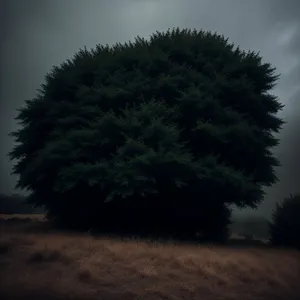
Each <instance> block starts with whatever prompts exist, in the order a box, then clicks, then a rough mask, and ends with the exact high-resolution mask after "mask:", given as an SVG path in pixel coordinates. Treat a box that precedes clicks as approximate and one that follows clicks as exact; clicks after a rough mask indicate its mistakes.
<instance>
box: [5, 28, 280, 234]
mask: <svg viewBox="0 0 300 300" xmlns="http://www.w3.org/2000/svg"><path fill="white" fill-rule="evenodd" d="M274 72H275V69H274V68H272V67H271V65H270V64H268V63H263V62H262V59H261V57H260V56H259V55H258V54H256V53H254V52H247V53H246V52H243V51H241V50H240V49H239V48H236V47H235V46H234V45H233V44H230V43H229V42H228V41H227V40H226V39H225V38H224V37H223V36H220V35H217V34H212V33H209V32H203V31H190V30H179V29H174V30H172V31H167V32H164V33H159V32H157V33H155V34H154V35H152V36H151V37H150V40H145V39H142V38H136V40H135V42H134V43H131V42H129V43H126V44H124V45H121V44H116V45H114V46H113V47H109V46H100V45H98V46H97V47H96V48H95V49H93V50H91V51H88V50H87V49H84V50H80V51H79V52H78V53H77V54H75V56H74V58H73V59H71V60H67V61H66V62H64V63H63V64H62V65H60V66H59V67H54V68H53V70H52V71H51V72H50V73H49V74H48V75H47V76H46V79H45V83H44V84H43V85H42V87H41V89H40V90H39V93H38V95H37V97H36V98H35V99H32V100H28V101H26V106H25V107H23V108H21V109H20V111H19V115H18V120H19V121H20V123H21V125H22V128H21V129H20V130H18V131H17V132H14V133H13V134H12V135H13V136H14V137H15V138H16V141H17V142H19V144H18V145H17V146H16V147H15V148H14V149H13V151H12V152H11V153H10V156H11V158H12V159H18V163H17V164H16V166H15V169H14V172H15V173H16V174H19V175H20V180H19V183H18V187H21V188H25V189H28V190H30V191H31V192H32V193H31V197H30V199H31V201H32V202H33V203H34V204H36V205H43V206H45V208H46V210H47V211H48V214H49V216H50V217H53V218H55V219H57V220H61V221H63V222H65V223H66V222H67V223H69V224H73V225H78V226H79V224H80V225H82V224H89V226H90V225H91V224H94V225H95V224H97V225H98V226H100V227H105V226H113V227H117V228H119V227H122V228H123V229H124V228H127V227H128V228H131V229H137V228H138V229H137V230H138V231H140V230H145V231H147V230H148V229H149V228H151V230H152V231H155V230H156V229H157V231H159V232H162V231H166V232H169V231H174V230H175V231H176V232H177V233H179V232H180V234H181V233H182V235H186V234H187V232H190V233H194V232H195V231H199V230H200V231H201V232H202V233H203V234H204V235H206V236H214V237H218V238H219V237H220V236H222V235H223V236H224V235H225V232H226V228H227V225H228V223H229V217H230V209H229V206H230V205H231V204H236V205H237V206H239V207H256V206H257V205H258V204H259V203H260V202H261V201H262V199H263V187H264V186H269V185H271V184H273V183H274V182H275V181H276V176H275V174H274V167H275V166H277V165H278V162H277V160H276V159H275V158H274V157H273V155H272V153H271V149H272V147H274V146H275V145H277V143H278V141H277V140H276V139H275V138H274V136H273V133H274V132H277V131H278V130H279V129H280V127H281V125H282V121H281V120H280V119H279V118H278V117H277V116H276V113H277V112H278V111H279V110H280V109H281V108H282V105H281V104H280V103H279V102H278V100H277V98H276V97H275V96H273V95H271V94H270V93H269V90H270V89H272V87H273V86H274V84H275V82H276V80H277V76H276V75H275V74H274ZM125 224H126V225H125Z"/></svg>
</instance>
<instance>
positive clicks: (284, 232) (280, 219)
mask: <svg viewBox="0 0 300 300" xmlns="http://www.w3.org/2000/svg"><path fill="white" fill-rule="evenodd" d="M269 225H270V242H271V244H273V245H275V246H287V247H295V248H298V249H299V250H300V194H298V195H291V196H290V197H287V198H285V199H284V200H283V202H282V203H277V204H276V208H275V210H274V212H273V218H272V222H270V224H269Z"/></svg>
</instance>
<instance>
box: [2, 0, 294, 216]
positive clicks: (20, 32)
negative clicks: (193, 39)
mask: <svg viewBox="0 0 300 300" xmlns="http://www.w3.org/2000/svg"><path fill="white" fill-rule="evenodd" d="M0 20H1V21H0V22H1V24H0V30H1V36H0V37H1V49H0V51H1V52H0V59H1V61H0V69H1V74H0V146H1V148H0V193H7V194H9V193H11V192H12V191H13V188H14V185H15V183H16V179H17V178H16V177H15V176H12V175H10V173H11V169H12V166H13V163H12V162H10V161H9V159H8V158H7V153H8V152H9V151H10V150H11V149H12V147H13V145H14V141H13V140H12V138H10V137H8V133H9V132H11V131H12V130H15V129H16V128H17V124H16V121H15V120H14V117H15V116H16V108H18V107H20V106H21V105H22V104H23V103H24V100H25V99H31V98H33V97H34V96H35V93H36V89H37V88H38V87H39V85H40V84H41V83H42V81H43V79H44V76H45V74H46V73H47V72H48V71H49V70H50V68H51V67H52V66H53V65H57V64H60V63H61V62H62V61H64V60H65V59H66V58H69V57H71V56H72V55H73V54H74V53H75V52H76V51H77V50H78V49H79V48H82V47H84V46H86V47H87V48H91V47H94V46H95V45H96V44H97V43H100V44H106V43H107V44H114V43H116V42H125V41H127V40H132V39H133V38H134V37H135V36H137V35H140V36H143V37H148V36H149V35H150V34H151V33H153V32H154V31H156V30H166V29H168V28H169V27H170V28H172V27H177V26H179V27H189V28H197V29H204V30H212V31H218V32H219V33H221V34H224V35H225V36H226V37H229V38H230V40H231V41H233V42H235V43H236V44H237V45H240V46H241V48H243V49H246V50H248V49H251V50H256V51H260V53H261V55H262V56H263V57H264V59H265V61H268V62H271V63H272V64H273V65H274V66H275V67H277V70H278V73H281V78H280V81H279V83H278V85H277V86H276V88H275V89H274V93H275V94H276V95H277V96H278V97H279V98H280V100H281V102H282V103H284V104H285V108H284V110H283V111H282V112H281V115H282V117H283V118H284V120H285V121H286V122H287V124H286V125H285V126H284V129H283V130H282V132H281V133H280V138H281V145H280V146H279V147H278V148H277V149H275V153H276V155H277V156H278V157H279V159H280V161H281V164H282V166H281V167H280V168H278V170H277V175H278V177H279V179H280V181H279V182H278V184H277V185H275V186H274V187H272V188H270V189H268V190H267V195H266V199H265V202H264V203H263V204H262V205H261V206H260V207H259V210H258V211H257V214H259V215H264V216H269V214H270V211H271V209H272V207H273V206H274V203H275V202H276V201H278V200H281V199H282V198H283V197H284V196H287V195H289V194H290V193H294V192H296V191H300V187H299V185H300V163H299V158H300V157H299V156H300V155H299V153H300V134H299V132H300V105H299V101H300V1H299V0H181V1H180V0H160V1H159V0H152V1H151V0H145V1H144V0H85V1H84V0H82V1H81V0H44V1H43V0H7V1H6V0H4V1H2V2H1V7H0ZM247 212H249V211H245V212H243V213H247ZM241 214H242V212H241Z"/></svg>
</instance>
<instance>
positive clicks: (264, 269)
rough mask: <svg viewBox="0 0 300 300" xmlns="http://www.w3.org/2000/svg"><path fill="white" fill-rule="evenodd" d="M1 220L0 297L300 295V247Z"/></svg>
mask: <svg viewBox="0 0 300 300" xmlns="http://www.w3.org/2000/svg"><path fill="white" fill-rule="evenodd" d="M37 219H39V218H37ZM29 223H32V222H29ZM35 223H36V224H35V226H37V224H41V223H40V221H38V222H35ZM0 226H1V228H0V230H1V238H0V278H1V280H0V297H1V299H43V300H50V299H87V300H89V299H90V300H92V299H107V300H110V299H114V300H118V299H125V300H126V299H127V300H129V299H149V300H150V299H172V300H175V299H176V300H177V299H178V300H182V299H197V300H198V299H203V300H207V299H208V300H209V299H214V300H215V299H216V300H217V299H241V300H250V299H272V300H276V299H289V300H294V299H300V287H299V282H300V281H299V279H300V253H299V252H296V251H293V250H280V249H270V248H255V247H221V246H219V247H217V246H208V245H206V246H205V245H202V246H197V245H187V244H185V245H183V244H182V245H179V244H172V243H165V244H162V243H153V242H147V241H142V240H133V239H123V240H120V239H116V238H114V239H112V238H108V237H106V238H105V237H92V236H88V235H85V234H74V233H73V234H72V233H64V232H54V231H53V232H51V231H50V232H41V231H40V230H39V231H38V230H35V229H34V228H35V227H34V226H32V224H31V226H30V227H26V223H22V222H21V223H20V222H13V221H11V222H7V221H2V223H1V225H0ZM297 296H298V297H297Z"/></svg>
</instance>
